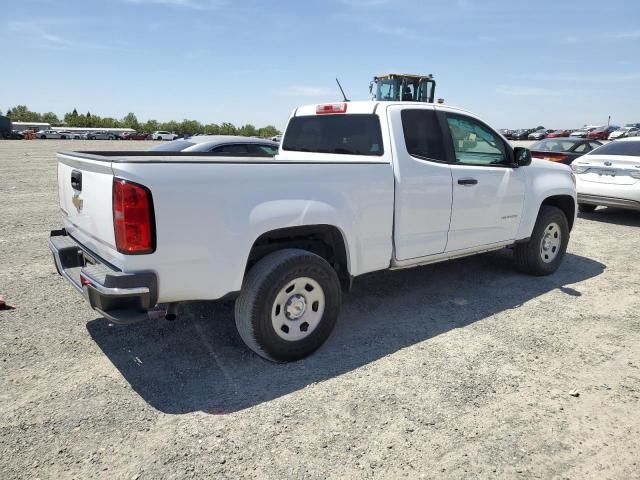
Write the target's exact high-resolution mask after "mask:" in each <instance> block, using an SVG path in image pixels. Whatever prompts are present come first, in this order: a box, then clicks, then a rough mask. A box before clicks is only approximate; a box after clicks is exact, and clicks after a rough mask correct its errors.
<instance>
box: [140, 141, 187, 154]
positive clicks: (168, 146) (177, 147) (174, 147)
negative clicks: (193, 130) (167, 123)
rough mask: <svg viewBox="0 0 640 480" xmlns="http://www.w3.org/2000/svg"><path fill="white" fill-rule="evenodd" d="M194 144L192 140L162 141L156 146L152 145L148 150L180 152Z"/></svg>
mask: <svg viewBox="0 0 640 480" xmlns="http://www.w3.org/2000/svg"><path fill="white" fill-rule="evenodd" d="M193 145H195V143H193V142H187V141H184V140H174V141H173V142H169V143H163V144H162V145H158V146H157V147H153V148H152V149H150V150H149V151H151V152H181V151H183V150H184V149H186V148H189V147H192V146H193Z"/></svg>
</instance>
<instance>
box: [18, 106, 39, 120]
mask: <svg viewBox="0 0 640 480" xmlns="http://www.w3.org/2000/svg"><path fill="white" fill-rule="evenodd" d="M11 120H13V121H14V122H41V121H42V116H41V115H40V114H39V113H36V112H32V111H31V110H29V109H28V108H27V106H26V105H18V106H16V107H13V108H12V109H11Z"/></svg>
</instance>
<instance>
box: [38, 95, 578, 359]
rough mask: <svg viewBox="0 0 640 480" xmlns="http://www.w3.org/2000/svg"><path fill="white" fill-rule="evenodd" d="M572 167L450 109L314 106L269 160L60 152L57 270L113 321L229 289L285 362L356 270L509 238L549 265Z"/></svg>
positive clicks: (258, 344) (332, 308) (262, 345)
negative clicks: (534, 156)
mask: <svg viewBox="0 0 640 480" xmlns="http://www.w3.org/2000/svg"><path fill="white" fill-rule="evenodd" d="M573 177H574V176H573V174H572V172H571V169H570V168H569V167H568V166H566V165H560V164H556V163H553V162H549V161H546V160H536V159H533V160H532V159H531V154H530V152H529V151H528V150H527V149H525V148H521V147H515V148H513V147H512V146H511V145H510V144H509V142H508V141H507V140H506V139H505V138H504V137H503V136H502V135H500V134H499V133H498V132H496V131H495V130H494V129H492V128H491V127H489V126H487V124H486V123H485V122H483V121H482V120H480V119H479V118H478V117H476V116H474V115H472V114H470V113H467V112H465V111H463V110H460V109H457V108H453V107H451V106H448V105H434V104H428V103H418V102H386V101H385V102H379V101H368V102H349V103H346V102H345V103H333V104H320V105H307V106H303V107H300V108H297V109H296V110H295V111H294V112H293V113H292V115H291V117H290V118H289V123H288V126H287V128H286V131H285V134H284V137H283V140H282V143H281V144H280V150H279V153H278V155H276V156H275V157H268V156H257V157H250V156H249V157H238V156H229V157H225V156H220V155H219V154H217V153H216V152H192V151H185V152H170V151H165V152H162V151H160V152H114V151H112V152H102V153H96V152H75V153H59V154H58V184H59V186H58V189H59V202H60V210H61V212H62V220H63V224H64V229H62V230H56V231H53V232H51V236H50V239H49V247H50V249H51V251H52V252H53V257H54V259H55V262H56V267H57V269H58V272H60V274H61V275H63V276H64V277H65V278H66V279H67V280H69V281H70V282H71V283H72V284H73V286H74V287H75V288H76V289H77V290H78V291H79V292H81V293H82V294H83V295H84V297H85V298H86V300H87V301H88V302H89V304H90V305H91V306H92V307H93V308H94V309H95V310H96V311H98V312H99V314H100V315H102V316H104V317H106V318H108V319H109V320H111V321H112V322H115V323H124V324H127V323H133V322H136V321H140V320H143V319H146V318H148V313H149V311H150V310H152V309H154V307H155V306H156V304H168V306H167V307H166V317H167V318H175V316H176V311H177V308H178V304H179V303H180V302H187V301H191V300H214V299H220V298H223V297H227V298H229V297H231V298H233V297H237V301H236V307H235V320H236V325H237V328H238V331H239V333H240V336H241V337H242V339H243V340H244V341H245V343H246V344H247V346H248V347H249V348H251V349H252V350H254V351H255V352H256V353H258V354H259V355H261V356H263V357H265V358H267V359H270V360H275V361H289V360H296V359H299V358H302V357H305V356H306V355H309V354H310V353H311V352H313V351H314V350H316V349H317V348H318V347H319V346H320V345H322V344H323V343H324V341H325V340H326V339H327V338H328V337H329V334H330V333H331V331H332V330H333V327H334V325H335V323H336V320H337V317H338V313H339V310H340V306H341V303H342V300H341V298H342V295H343V293H344V292H348V291H349V288H350V286H351V284H352V280H353V279H354V278H355V277H358V276H360V275H364V274H366V273H369V272H373V271H376V270H384V269H401V268H410V267H416V266H419V265H426V264H431V263H436V262H441V261H444V260H449V259H453V258H460V257H464V256H468V255H473V254H477V253H484V252H487V251H491V250H499V249H502V248H505V247H510V248H512V249H513V251H514V260H515V264H516V266H517V267H518V268H519V269H520V270H521V271H523V272H527V273H529V274H532V275H549V274H552V273H553V272H555V271H556V270H557V269H558V267H559V266H560V264H561V262H562V259H563V256H564V253H565V250H566V248H567V244H568V241H569V235H570V232H571V228H572V226H573V223H574V219H575V214H576V210H577V204H576V192H575V184H574V178H573Z"/></svg>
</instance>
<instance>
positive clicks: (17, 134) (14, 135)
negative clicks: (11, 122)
mask: <svg viewBox="0 0 640 480" xmlns="http://www.w3.org/2000/svg"><path fill="white" fill-rule="evenodd" d="M24 136H25V135H24V133H23V132H21V131H19V130H11V133H10V134H9V135H8V136H6V137H4V138H5V139H7V140H24Z"/></svg>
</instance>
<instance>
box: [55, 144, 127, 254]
mask: <svg viewBox="0 0 640 480" xmlns="http://www.w3.org/2000/svg"><path fill="white" fill-rule="evenodd" d="M112 189H113V171H112V169H111V162H109V161H98V160H91V159H86V158H81V157H78V156H75V155H73V154H58V198H59V202H60V210H61V211H62V215H63V220H64V226H65V228H66V229H67V231H68V232H69V234H71V235H72V236H73V237H75V238H76V239H77V240H78V241H80V243H82V244H83V245H85V246H86V247H87V248H89V249H90V250H92V251H93V252H95V253H97V254H99V255H101V256H104V257H107V256H109V255H108V254H107V251H112V250H113V249H115V237H114V232H113V213H112V208H111V204H112Z"/></svg>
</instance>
